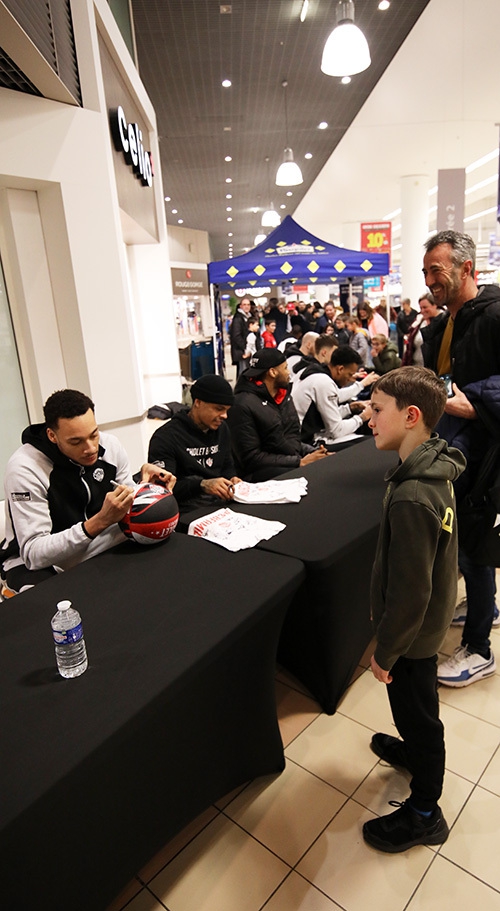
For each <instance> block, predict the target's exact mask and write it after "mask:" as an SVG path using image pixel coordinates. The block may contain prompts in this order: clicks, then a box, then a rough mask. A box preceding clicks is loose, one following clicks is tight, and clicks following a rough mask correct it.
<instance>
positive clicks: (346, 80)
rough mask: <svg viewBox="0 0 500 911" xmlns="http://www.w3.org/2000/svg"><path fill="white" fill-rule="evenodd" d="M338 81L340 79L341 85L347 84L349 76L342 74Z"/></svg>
mask: <svg viewBox="0 0 500 911" xmlns="http://www.w3.org/2000/svg"><path fill="white" fill-rule="evenodd" d="M340 81H341V83H342V85H349V83H350V81H351V77H350V76H342V79H341V80H340Z"/></svg>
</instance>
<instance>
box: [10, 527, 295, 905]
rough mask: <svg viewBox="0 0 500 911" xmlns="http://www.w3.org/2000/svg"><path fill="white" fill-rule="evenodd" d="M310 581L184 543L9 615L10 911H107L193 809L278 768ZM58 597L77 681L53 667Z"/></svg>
mask: <svg viewBox="0 0 500 911" xmlns="http://www.w3.org/2000/svg"><path fill="white" fill-rule="evenodd" d="M302 578H303V567H302V565H301V564H300V563H298V562H297V561H294V560H290V559H285V558H279V559H277V558H276V557H275V556H273V555H271V554H266V553H263V552H259V551H256V550H252V551H245V552H242V553H237V554H231V553H229V552H227V551H225V550H223V549H221V548H217V547H215V546H210V545H208V544H207V543H206V542H204V541H199V540H196V539H192V538H187V537H186V536H184V535H179V534H176V535H174V536H172V538H171V539H170V540H169V541H168V542H166V543H164V544H160V545H157V546H155V547H140V546H139V545H133V544H125V545H123V546H121V547H119V548H117V549H115V550H114V551H110V552H108V553H106V554H103V555H102V556H99V557H96V558H94V559H93V560H91V561H89V562H87V563H84V564H81V565H80V566H79V567H76V568H75V569H73V570H71V571H69V572H67V573H64V574H63V575H61V576H58V577H54V579H50V580H49V581H47V582H44V583H43V584H42V585H39V586H38V587H37V588H35V589H33V590H31V591H29V592H27V593H25V594H23V595H18V596H17V597H16V598H14V599H12V600H11V601H9V602H5V603H3V604H2V605H1V607H2V611H1V614H0V681H1V688H2V689H1V691H2V702H3V711H2V726H1V744H2V759H1V762H2V765H1V791H2V807H1V810H0V814H1V818H0V826H1V832H0V852H1V857H2V887H1V894H2V899H3V902H2V904H3V906H4V907H5V908H6V909H7V908H8V909H9V911H10V909H12V911H14V909H15V911H34V909H37V908H41V907H47V908H50V909H51V911H58V909H61V911H62V909H64V911H68V909H71V911H99V909H101V908H105V907H106V906H107V905H108V903H109V902H110V900H111V899H112V898H113V897H114V896H115V895H116V894H117V893H118V892H119V891H120V890H121V888H123V886H124V885H125V884H126V883H127V882H128V881H129V880H130V878H131V877H132V876H133V875H134V874H135V873H136V872H137V871H138V870H139V869H140V867H141V866H142V865H143V864H144V863H145V862H147V861H148V860H149V859H150V858H151V857H152V856H153V855H154V853H155V852H156V851H157V850H159V848H160V847H162V846H163V845H164V844H165V842H166V841H167V840H168V839H169V838H170V837H171V836H173V835H174V834H175V833H177V832H178V831H179V830H180V829H181V828H182V827H183V826H184V825H185V824H186V823H187V822H188V821H190V820H191V819H192V818H194V817H195V816H196V815H198V813H199V812H201V810H203V809H204V808H206V807H207V806H208V805H210V804H211V803H213V802H214V801H215V800H217V799H218V798H220V797H221V796H223V795H224V794H226V793H228V792H229V791H230V790H231V789H232V788H234V787H236V786H237V785H238V784H241V783H242V782H245V781H247V780H249V779H251V778H253V777H255V776H256V775H260V774H264V773H271V772H277V771H280V770H281V769H282V768H283V765H284V758H283V747H282V742H281V737H280V734H279V729H278V725H277V720H276V709H275V698H274V671H275V659H276V645H277V640H278V635H279V630H280V627H281V624H282V621H283V616H284V613H285V610H286V607H287V605H288V604H289V602H290V598H291V596H292V595H293V593H294V592H295V591H296V589H297V588H298V586H299V585H300V582H301V580H302ZM256 580H258V581H256ZM63 598H68V599H69V600H71V601H72V602H73V604H74V606H75V607H77V609H78V610H79V611H80V613H81V615H82V620H83V626H84V633H85V639H86V644H87V650H88V655H89V668H88V670H87V671H86V672H85V673H84V674H83V675H82V676H81V677H79V678H76V679H73V680H63V679H62V678H61V677H60V676H59V675H58V674H57V672H56V671H55V659H54V652H53V645H52V638H51V629H50V618H51V616H52V614H53V613H54V611H55V605H56V602H57V601H58V600H61V599H63Z"/></svg>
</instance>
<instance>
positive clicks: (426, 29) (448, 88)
mask: <svg viewBox="0 0 500 911" xmlns="http://www.w3.org/2000/svg"><path fill="white" fill-rule="evenodd" d="M392 2H393V3H396V2H399V3H409V2H411V0H392ZM499 36H500V0H431V2H430V3H429V5H428V6H427V7H426V9H425V10H424V12H423V13H422V15H421V17H420V19H419V20H418V21H417V23H416V25H415V26H414V28H413V29H412V31H411V32H410V34H409V36H408V38H407V39H406V41H405V42H404V44H403V45H402V47H401V48H400V50H399V51H398V53H397V54H396V56H395V57H394V59H393V61H392V62H391V63H390V65H389V67H388V68H387V70H386V72H385V73H384V74H383V76H382V77H381V79H380V80H379V82H378V84H377V85H376V86H375V88H374V90H373V91H372V93H371V95H370V96H369V98H368V100H367V101H366V102H365V104H364V106H363V107H362V108H361V110H360V112H359V114H358V115H357V117H356V118H355V120H354V122H353V124H352V125H351V126H350V127H349V129H348V130H347V132H346V134H345V135H344V137H343V139H342V140H341V141H340V143H339V144H338V146H337V148H336V149H335V151H334V152H333V154H332V155H331V157H330V159H329V160H328V162H327V163H326V164H325V166H324V168H323V170H322V171H321V172H320V174H319V176H318V178H317V180H316V181H315V183H314V184H313V185H312V187H311V189H310V190H309V191H308V193H307V194H306V195H305V196H304V198H303V200H302V201H301V202H300V204H299V206H298V207H297V209H296V211H295V212H294V218H295V219H296V220H297V221H298V222H299V223H300V224H302V225H303V226H304V227H305V228H308V229H310V230H312V231H314V233H315V234H316V235H318V236H319V237H322V238H324V239H325V240H327V241H331V242H333V243H339V242H341V243H344V244H345V245H346V246H350V247H354V246H355V247H358V248H359V236H360V235H359V223H360V222H362V221H381V220H385V219H386V217H387V215H388V214H389V213H391V212H393V211H394V210H396V209H398V208H399V207H400V205H401V203H400V178H401V177H403V176H406V175H422V174H423V175H428V177H429V186H430V187H433V186H435V185H436V184H437V172H438V169H442V168H462V167H467V166H469V165H470V164H471V163H473V162H475V161H477V160H478V159H480V158H481V157H482V156H484V155H486V154H487V153H489V152H492V151H494V150H495V149H498V144H499V128H498V123H499V122H500V54H499V47H498V41H499ZM497 173H498V157H497V156H496V157H495V158H494V159H493V160H492V161H491V162H489V163H488V164H486V165H484V166H482V167H480V168H477V169H475V170H474V171H472V172H471V173H468V174H467V182H466V186H467V187H468V188H470V187H471V186H472V185H475V184H476V183H478V182H479V181H481V180H484V179H486V178H488V177H492V176H495V177H496V175H497ZM496 199H497V187H496V183H491V184H490V185H489V186H487V187H486V188H485V189H482V190H478V191H476V192H473V193H471V194H468V195H467V196H466V211H465V217H466V219H467V217H468V216H470V215H473V214H475V213H477V212H480V211H482V210H483V209H487V208H490V207H494V206H495V205H496ZM436 203H437V196H436V194H434V196H432V197H431V198H430V200H429V207H430V206H435V205H436ZM400 224H401V216H396V217H395V218H394V219H393V226H394V227H395V226H397V225H400ZM394 227H393V243H394V244H395V245H398V244H399V243H400V231H398V230H397V229H396V230H394ZM495 229H496V221H495V213H493V214H491V215H488V216H484V217H482V218H481V219H480V220H473V221H470V222H466V224H465V225H464V230H465V231H466V232H467V233H469V234H471V235H472V236H473V237H474V239H475V240H476V242H477V241H479V242H481V241H482V242H487V241H488V236H489V232H490V231H492V232H493V231H495ZM429 230H435V214H434V216H431V218H430V220H429ZM424 240H425V237H423V238H422V243H423V241H424ZM416 255H417V256H418V257H419V258H420V257H421V250H419V251H416ZM399 258H400V250H397V249H396V250H395V251H394V255H393V264H396V263H397V262H399ZM484 262H485V261H484V260H479V265H480V267H482V266H483V264H484ZM403 282H404V276H403Z"/></svg>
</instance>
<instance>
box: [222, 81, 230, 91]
mask: <svg viewBox="0 0 500 911" xmlns="http://www.w3.org/2000/svg"><path fill="white" fill-rule="evenodd" d="M231 85H232V83H231V80H230V79H223V80H222V87H223V88H225V89H230V88H231Z"/></svg>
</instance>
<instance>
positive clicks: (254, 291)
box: [234, 285, 271, 297]
mask: <svg viewBox="0 0 500 911" xmlns="http://www.w3.org/2000/svg"><path fill="white" fill-rule="evenodd" d="M234 293H235V294H236V297H247V296H249V295H250V294H251V295H252V297H262V295H263V294H270V293H271V286H270V285H259V287H258V288H257V287H256V288H235V289H234Z"/></svg>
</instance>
